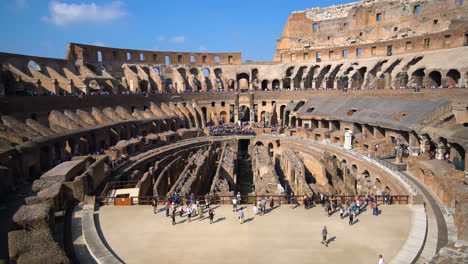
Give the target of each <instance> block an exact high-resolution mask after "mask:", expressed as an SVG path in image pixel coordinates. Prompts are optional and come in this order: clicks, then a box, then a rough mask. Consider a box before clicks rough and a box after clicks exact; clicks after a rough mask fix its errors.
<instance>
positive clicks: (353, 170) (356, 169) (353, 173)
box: [351, 164, 358, 175]
mask: <svg viewBox="0 0 468 264" xmlns="http://www.w3.org/2000/svg"><path fill="white" fill-rule="evenodd" d="M357 172H358V167H357V166H356V164H353V165H352V166H351V174H352V175H356V174H357Z"/></svg>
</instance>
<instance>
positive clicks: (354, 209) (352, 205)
mask: <svg viewBox="0 0 468 264" xmlns="http://www.w3.org/2000/svg"><path fill="white" fill-rule="evenodd" d="M349 209H350V211H351V214H352V215H353V217H355V216H356V205H354V203H352V204H351V206H350V207H349Z"/></svg>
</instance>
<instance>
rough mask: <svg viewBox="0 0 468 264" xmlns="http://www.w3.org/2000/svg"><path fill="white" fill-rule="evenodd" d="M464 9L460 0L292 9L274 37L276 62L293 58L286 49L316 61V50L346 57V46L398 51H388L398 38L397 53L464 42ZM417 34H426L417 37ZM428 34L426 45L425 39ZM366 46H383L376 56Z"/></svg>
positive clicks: (379, 0)
mask: <svg viewBox="0 0 468 264" xmlns="http://www.w3.org/2000/svg"><path fill="white" fill-rule="evenodd" d="M466 13H467V8H466V5H464V4H462V3H460V2H459V1H458V0H450V1H446V0H422V1H419V0H407V1H403V0H369V1H367V0H365V1H360V2H354V3H350V4H344V5H334V6H329V7H325V8H311V9H307V10H305V11H296V12H293V13H292V14H291V15H290V16H289V18H288V20H287V22H286V25H285V28H284V30H283V34H282V36H281V38H280V39H278V40H277V47H276V49H277V52H276V54H275V58H274V61H294V59H291V60H289V59H290V58H289V57H290V56H292V57H294V56H295V55H290V54H289V51H297V50H301V51H310V52H311V54H307V55H304V56H305V57H308V58H307V59H306V60H316V59H317V57H316V53H320V55H319V56H318V59H319V60H327V59H328V57H333V59H337V58H342V57H347V55H343V56H342V54H341V52H342V50H341V49H344V50H347V49H349V53H350V54H354V53H356V52H358V53H359V56H361V57H372V56H382V55H385V54H386V53H385V52H388V53H393V54H397V53H395V52H394V51H392V50H391V49H390V50H389V51H387V50H386V49H387V47H386V46H388V45H392V42H398V44H397V43H395V45H394V46H395V48H396V47H397V46H403V47H405V49H404V50H403V51H401V50H398V54H403V53H409V52H414V51H422V50H428V49H443V48H454V47H461V46H463V45H464V42H465V36H464V32H465V31H466V27H467V18H468V17H467V16H466ZM427 34H432V35H431V36H426V35H427ZM419 36H424V37H423V38H422V39H418V37H419ZM428 38H429V39H431V40H430V43H426V42H425V39H428ZM399 40H402V41H399ZM382 42H384V43H382ZM406 42H410V44H406ZM420 43H421V45H419V44H420ZM366 44H369V45H372V47H376V49H380V46H381V45H380V44H382V46H384V45H385V47H382V50H384V51H382V52H379V54H377V51H376V50H373V51H372V50H371V47H367V46H366ZM329 48H332V50H334V51H335V53H334V54H333V55H329V54H327V53H328V50H326V49H329ZM357 49H361V50H360V51H356V50H357ZM367 49H369V50H367ZM371 51H372V52H371ZM312 52H313V53H312ZM296 59H297V60H302V58H296Z"/></svg>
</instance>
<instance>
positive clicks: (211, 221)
mask: <svg viewBox="0 0 468 264" xmlns="http://www.w3.org/2000/svg"><path fill="white" fill-rule="evenodd" d="M208 215H209V216H210V225H211V224H213V219H214V210H213V208H210V210H209V211H208Z"/></svg>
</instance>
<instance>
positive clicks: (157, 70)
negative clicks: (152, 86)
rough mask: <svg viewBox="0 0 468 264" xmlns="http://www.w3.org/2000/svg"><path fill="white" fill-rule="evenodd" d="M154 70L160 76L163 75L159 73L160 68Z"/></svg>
mask: <svg viewBox="0 0 468 264" xmlns="http://www.w3.org/2000/svg"><path fill="white" fill-rule="evenodd" d="M153 70H154V71H155V72H156V73H157V74H158V75H160V74H161V72H160V71H159V68H158V67H153Z"/></svg>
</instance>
